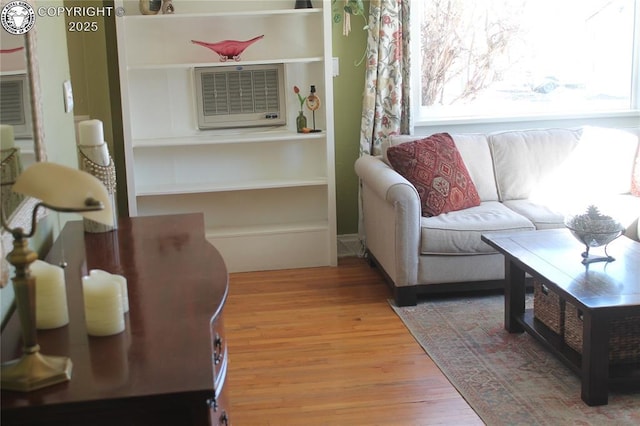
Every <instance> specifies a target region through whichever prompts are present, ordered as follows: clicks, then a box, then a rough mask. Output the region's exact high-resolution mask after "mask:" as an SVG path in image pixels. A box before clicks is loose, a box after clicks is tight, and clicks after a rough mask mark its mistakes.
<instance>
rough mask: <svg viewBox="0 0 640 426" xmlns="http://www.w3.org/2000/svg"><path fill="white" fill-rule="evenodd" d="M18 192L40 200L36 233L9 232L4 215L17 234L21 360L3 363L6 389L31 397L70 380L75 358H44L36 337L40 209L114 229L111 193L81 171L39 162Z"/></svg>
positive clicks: (12, 256)
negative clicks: (32, 243) (34, 267)
mask: <svg viewBox="0 0 640 426" xmlns="http://www.w3.org/2000/svg"><path fill="white" fill-rule="evenodd" d="M13 190H14V191H15V192H18V193H21V194H24V195H27V196H30V197H33V198H37V199H39V200H40V202H38V203H37V204H36V205H35V207H34V208H33V212H32V220H31V230H30V231H29V232H28V233H27V232H26V231H25V230H23V229H22V228H19V227H18V228H13V229H11V228H9V226H8V224H7V223H6V221H5V218H4V212H3V214H2V226H3V228H5V229H6V230H7V231H9V232H10V233H11V234H12V235H13V250H12V251H11V252H10V253H9V254H8V255H7V260H8V261H9V263H10V264H11V265H13V266H14V268H15V271H14V273H15V276H14V277H13V288H14V292H15V301H16V308H17V312H18V317H19V319H20V327H21V332H22V343H23V348H22V352H23V353H22V356H21V357H20V358H18V359H14V360H11V361H8V362H6V363H3V364H2V384H1V388H2V390H3V391H4V390H14V391H22V392H28V391H32V390H36V389H40V388H43V387H47V386H50V385H54V384H56V383H61V382H65V381H67V380H69V379H70V378H71V369H72V363H71V359H70V358H68V357H62V356H47V355H43V354H41V353H40V346H39V345H38V342H37V335H36V309H35V285H36V282H35V281H36V280H35V277H33V276H31V274H30V272H29V265H30V264H31V263H32V262H34V261H35V260H36V259H37V257H38V256H37V254H36V253H35V252H34V251H33V250H31V249H30V248H29V244H28V239H29V238H31V237H32V236H33V235H34V233H35V230H36V225H37V223H36V221H37V220H36V219H37V210H38V208H40V207H45V208H48V209H50V210H54V211H58V212H68V213H79V214H80V215H82V216H83V217H86V218H89V219H91V220H95V221H96V222H100V223H104V224H106V225H112V224H113V216H112V212H111V209H112V207H111V204H110V203H109V194H108V192H107V189H106V188H105V186H104V185H103V184H102V182H100V180H98V179H97V178H96V177H94V176H92V175H91V174H89V173H86V172H84V171H81V170H77V169H73V168H70V167H66V166H62V165H59V164H55V163H49V162H39V163H35V164H33V165H32V166H30V167H28V168H27V169H26V170H24V172H22V174H21V175H20V176H18V178H17V179H16V183H15V184H14V185H13Z"/></svg>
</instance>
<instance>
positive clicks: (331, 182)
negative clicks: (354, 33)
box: [115, 0, 337, 272]
mask: <svg viewBox="0 0 640 426" xmlns="http://www.w3.org/2000/svg"><path fill="white" fill-rule="evenodd" d="M174 5H175V8H176V12H175V13H174V14H168V15H163V14H161V13H160V14H158V15H141V14H140V11H139V2H138V1H137V0H125V1H122V0H117V1H116V2H115V7H124V8H125V16H124V17H122V18H118V19H116V35H117V39H118V59H119V71H120V84H121V98H122V99H121V100H122V112H123V132H124V153H125V166H126V176H127V182H126V184H127V197H128V206H129V214H130V215H131V216H137V215H142V216H148V215H163V214H177V213H190V212H202V213H203V214H204V218H205V226H206V229H207V232H206V235H207V238H208V239H209V241H210V242H211V243H212V244H214V245H215V246H216V248H218V249H219V250H220V252H221V253H222V254H223V256H224V258H225V262H226V263H227V265H228V266H229V267H230V270H231V271H234V272H239V271H251V270H266V269H280V268H296V267H312V266H326V265H332V266H333V265H335V264H336V263H337V241H336V227H337V225H336V217H335V215H336V212H335V198H336V197H335V166H334V163H335V156H334V133H333V110H332V106H333V80H332V75H331V67H330V66H329V65H330V62H331V47H332V46H331V33H332V28H331V27H332V22H331V3H330V2H329V1H328V0H318V1H317V2H314V5H315V6H316V7H315V8H310V9H295V8H294V5H295V1H294V0H242V1H240V0H217V1H195V0H194V1H189V0H180V1H179V2H174ZM260 35H262V36H263V37H262V38H263V40H261V41H259V42H258V43H256V44H250V45H249V46H250V47H248V48H247V49H246V50H245V51H242V53H241V60H239V61H235V60H227V61H221V60H220V57H219V55H218V54H217V53H216V52H214V51H212V50H211V49H208V48H206V47H205V46H200V45H198V44H194V43H192V40H200V41H203V42H210V43H216V42H220V41H223V40H239V41H242V40H251V39H253V38H254V37H258V36H260ZM265 64H284V67H283V68H284V74H283V77H284V81H283V84H284V88H283V93H281V94H280V95H281V96H282V99H284V102H285V105H284V108H281V114H282V117H284V118H285V119H286V124H278V125H275V124H272V125H268V123H263V122H261V123H260V124H262V126H261V127H236V128H220V129H210V130H200V129H199V128H198V108H197V106H198V105H197V102H198V101H197V98H198V95H197V93H196V90H197V87H196V85H195V84H194V78H195V77H194V74H193V73H194V71H193V68H199V67H213V68H215V69H216V70H220V71H222V70H223V67H228V69H233V68H229V67H237V66H249V65H265ZM312 85H313V86H315V87H316V90H317V92H318V93H319V94H320V97H321V98H322V100H323V103H322V105H321V108H320V109H319V110H318V111H316V113H315V121H314V116H313V114H312V113H311V112H308V111H305V115H306V117H307V124H308V125H309V126H310V127H313V126H314V125H315V126H316V127H317V128H318V129H319V131H318V132H315V133H297V132H296V118H297V116H298V110H299V109H300V108H299V102H298V98H297V96H295V94H294V92H293V90H292V89H293V86H298V87H306V88H309V87H310V86H312ZM194 88H196V90H194ZM245 107H246V106H245V105H244V104H243V105H242V108H245ZM242 111H245V110H244V109H243V110H242ZM280 123H281V122H280ZM240 124H244V123H240ZM240 124H238V123H236V124H235V125H236V126H239V125H240ZM265 124H267V125H265ZM230 125H231V124H230Z"/></svg>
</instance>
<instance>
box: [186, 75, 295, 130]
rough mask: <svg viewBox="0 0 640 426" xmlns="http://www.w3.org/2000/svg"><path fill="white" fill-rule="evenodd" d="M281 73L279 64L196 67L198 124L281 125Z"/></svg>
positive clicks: (234, 125) (218, 126)
mask: <svg viewBox="0 0 640 426" xmlns="http://www.w3.org/2000/svg"><path fill="white" fill-rule="evenodd" d="M283 72H284V69H283V66H282V65H281V64H276V65H255V66H237V67H222V68H221V67H211V68H196V69H195V80H196V99H197V102H198V127H199V128H201V129H211V128H221V127H246V126H268V125H280V124H284V123H285V106H284V105H285V102H284V99H282V93H283V79H284V76H283Z"/></svg>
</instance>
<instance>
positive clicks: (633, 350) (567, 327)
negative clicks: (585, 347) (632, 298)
mask: <svg viewBox="0 0 640 426" xmlns="http://www.w3.org/2000/svg"><path fill="white" fill-rule="evenodd" d="M564 340H565V343H566V344H567V345H569V346H570V347H571V348H573V349H574V350H575V351H577V352H578V353H580V354H581V353H582V314H581V313H580V312H579V311H578V309H577V308H576V307H575V306H573V305H572V304H571V303H569V302H567V303H566V308H565V318H564ZM609 362H610V363H612V364H615V363H618V364H620V363H636V362H640V317H628V318H625V319H623V320H617V321H613V322H612V323H611V335H610V338H609Z"/></svg>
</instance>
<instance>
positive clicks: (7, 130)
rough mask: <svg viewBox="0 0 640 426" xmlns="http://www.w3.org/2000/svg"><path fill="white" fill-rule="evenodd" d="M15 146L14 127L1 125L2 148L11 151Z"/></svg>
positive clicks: (0, 139)
mask: <svg viewBox="0 0 640 426" xmlns="http://www.w3.org/2000/svg"><path fill="white" fill-rule="evenodd" d="M14 146H15V139H14V137H13V126H11V125H9V124H0V148H2V149H11V148H13V147H14Z"/></svg>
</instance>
